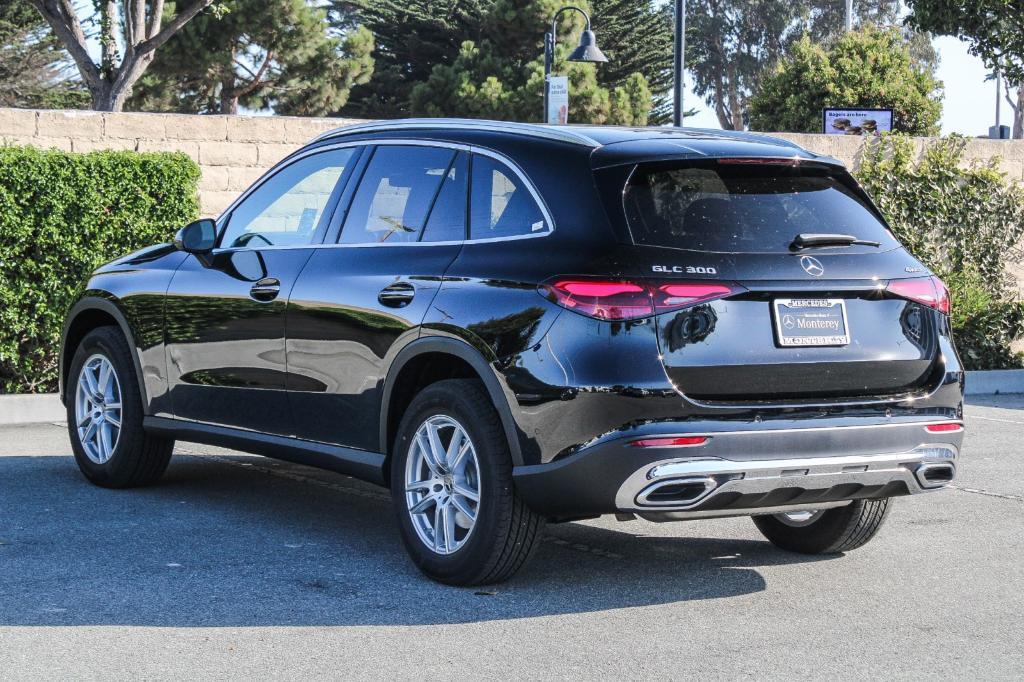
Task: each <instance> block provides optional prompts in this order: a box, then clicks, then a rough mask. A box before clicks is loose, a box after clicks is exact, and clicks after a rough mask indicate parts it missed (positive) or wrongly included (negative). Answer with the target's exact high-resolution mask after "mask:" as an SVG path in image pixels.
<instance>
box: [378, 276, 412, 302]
mask: <svg viewBox="0 0 1024 682" xmlns="http://www.w3.org/2000/svg"><path fill="white" fill-rule="evenodd" d="M415 296H416V287H414V286H413V285H411V284H409V283H408V282H395V283H394V284H391V285H389V286H386V287H384V288H383V289H381V292H380V293H379V294H377V300H378V301H380V303H381V305H386V306H388V307H389V308H404V307H405V306H407V305H409V304H410V303H411V302H412V299H413V297H415Z"/></svg>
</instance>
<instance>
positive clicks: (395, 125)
mask: <svg viewBox="0 0 1024 682" xmlns="http://www.w3.org/2000/svg"><path fill="white" fill-rule="evenodd" d="M443 127H452V128H458V129H462V130H486V131H491V132H499V133H516V134H519V135H527V136H530V137H539V138H544V139H547V140H555V141H557V142H568V143H570V144H578V145H582V146H585V147H600V146H601V143H600V142H598V141H597V140H595V139H594V138H592V137H590V136H589V135H585V134H583V133H582V132H580V131H577V130H573V129H572V128H568V127H565V126H547V125H541V124H538V123H515V122H512V121H485V120H479V119H464V118H400V119H394V120H389V121H371V122H369V123H356V124H355V125H350V126H343V127H341V128H335V129H334V130H328V131H327V132H326V133H323V134H321V135H319V136H317V137H316V138H315V139H314V142H316V141H319V140H325V139H327V138H330V137H339V136H341V135H355V134H359V133H369V132H376V131H380V130H422V129H425V128H443Z"/></svg>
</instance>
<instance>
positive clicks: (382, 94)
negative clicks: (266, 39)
mask: <svg viewBox="0 0 1024 682" xmlns="http://www.w3.org/2000/svg"><path fill="white" fill-rule="evenodd" d="M563 5H564V2H560V1H558V0H435V1H429V0H428V1H424V0H409V1H408V2H401V3H398V2H394V1H393V0H338V1H336V2H335V3H334V11H333V13H332V21H333V22H334V23H335V25H338V26H344V25H346V24H347V23H350V22H355V21H358V22H361V23H363V24H364V25H366V26H367V27H368V28H370V29H371V30H372V31H373V33H374V36H375V38H376V41H377V50H376V52H375V55H374V56H375V58H376V63H377V67H376V71H375V75H374V77H373V80H372V81H371V82H370V83H368V84H366V85H364V86H361V87H357V88H355V89H354V90H353V93H352V98H351V100H350V104H349V105H348V106H347V107H346V108H345V109H344V110H343V113H344V114H346V115H352V116H362V117H368V118H395V117H400V116H409V115H431V116H442V115H443V116H473V117H487V118H501V119H517V120H534V121H536V120H541V118H542V113H543V111H542V110H543V106H542V102H543V36H544V32H545V30H547V28H548V27H549V26H550V23H551V17H552V15H553V14H554V13H555V12H556V11H557V10H558V9H559V8H561V7H562V6H563ZM582 6H583V7H584V8H585V9H587V8H591V9H592V10H593V11H592V12H591V17H592V24H593V28H594V30H595V31H596V32H597V36H598V43H599V45H600V46H601V49H602V50H603V51H604V52H605V54H606V55H607V56H608V57H609V59H610V60H611V61H610V62H609V63H607V64H601V65H598V66H596V67H595V66H594V65H592V64H572V63H566V62H565V57H566V56H567V55H568V53H569V52H570V51H571V50H572V49H573V48H575V46H576V44H577V42H578V39H579V32H580V30H582V28H583V21H582V18H581V17H580V16H579V15H578V14H577V13H565V14H563V15H562V20H561V22H560V25H559V29H558V36H559V44H558V46H557V49H556V64H555V73H559V74H565V75H568V76H569V79H570V92H571V95H570V120H573V121H578V122H583V121H587V122H609V123H610V122H614V123H628V124H642V123H644V122H646V121H647V120H648V117H649V115H650V111H651V106H652V94H651V90H652V87H651V85H650V83H651V82H653V83H655V86H654V87H655V88H656V89H657V91H658V92H659V94H660V93H663V92H664V91H666V90H667V89H668V88H669V87H670V85H671V65H672V54H671V43H672V34H671V26H670V25H669V21H668V16H667V14H666V13H665V12H664V10H663V9H658V8H656V7H655V6H654V5H653V4H651V3H647V2H644V1H640V2H630V1H629V0H593V1H592V2H591V3H590V4H589V5H586V4H583V5H582ZM606 69H607V70H606Z"/></svg>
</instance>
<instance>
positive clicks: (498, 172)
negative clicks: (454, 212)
mask: <svg viewBox="0 0 1024 682" xmlns="http://www.w3.org/2000/svg"><path fill="white" fill-rule="evenodd" d="M471 193H472V197H471V199H470V228H469V230H470V237H471V238H472V239H494V238H498V237H519V236H524V235H531V234H538V233H544V232H547V231H548V230H550V229H551V226H550V225H548V224H547V221H546V220H545V218H544V213H543V212H542V211H541V209H540V206H538V205H537V201H536V199H534V198H533V195H532V194H531V193H530V190H529V189H528V188H527V186H526V184H525V183H524V182H523V181H522V179H520V177H519V176H518V175H517V174H516V173H515V172H514V171H513V170H512V169H511V168H509V167H508V166H506V165H505V164H503V163H501V162H500V161H497V160H495V159H492V158H490V157H487V156H482V155H479V154H474V155H473V181H472V190H471Z"/></svg>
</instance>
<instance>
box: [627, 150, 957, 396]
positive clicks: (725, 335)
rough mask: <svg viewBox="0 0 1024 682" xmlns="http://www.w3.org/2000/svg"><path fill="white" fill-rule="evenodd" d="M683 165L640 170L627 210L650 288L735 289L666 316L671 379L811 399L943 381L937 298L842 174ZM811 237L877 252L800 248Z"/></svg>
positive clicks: (696, 388)
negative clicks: (829, 236)
mask: <svg viewBox="0 0 1024 682" xmlns="http://www.w3.org/2000/svg"><path fill="white" fill-rule="evenodd" d="M679 166H680V164H677V165H676V166H675V167H672V166H669V167H668V170H667V171H666V170H665V168H666V166H665V165H664V164H659V165H656V166H654V167H653V168H652V169H650V170H649V171H648V173H649V175H650V176H651V179H650V180H644V179H643V174H642V173H634V176H633V178H632V179H631V184H630V186H628V187H627V192H626V199H625V213H626V216H627V219H628V222H629V226H630V229H631V231H632V235H633V238H634V239H635V240H636V241H637V242H638V245H637V246H634V247H633V253H634V260H635V262H636V263H637V265H638V267H639V268H640V269H641V271H643V272H644V273H645V276H647V277H648V278H650V279H651V281H652V287H651V288H652V290H654V291H659V290H662V291H664V292H675V291H683V292H685V291H686V283H698V282H700V283H705V284H706V283H708V282H716V283H721V284H725V285H728V286H729V287H730V290H729V292H728V293H727V294H726V295H724V296H723V297H720V298H712V299H711V300H707V301H703V302H700V303H699V304H697V305H691V306H689V307H686V308H683V309H677V310H668V311H666V312H662V313H661V314H659V315H658V316H657V324H658V337H659V343H660V344H661V353H662V358H663V362H664V365H665V370H666V372H667V373H668V375H669V377H670V378H671V379H672V381H673V383H674V384H675V385H676V387H677V388H678V389H679V390H680V391H681V392H682V393H684V394H685V395H687V396H688V397H690V398H693V399H695V400H706V401H727V402H735V401H742V402H748V401H757V402H770V403H778V402H779V401H784V400H794V401H801V402H803V401H806V400H817V399H835V398H868V397H884V396H892V395H900V394H910V393H915V392H919V391H920V390H922V389H923V388H925V387H926V386H928V385H929V383H930V382H931V381H933V378H934V377H936V376H937V374H938V373H937V368H938V366H939V363H940V356H941V354H940V351H939V339H938V334H939V331H940V328H941V325H943V324H945V318H944V314H943V313H942V312H939V311H938V310H937V309H936V307H937V306H936V305H935V303H936V302H935V301H933V300H929V298H928V294H929V292H934V293H935V297H937V296H938V291H937V290H936V289H935V288H934V285H933V282H932V280H931V279H930V278H929V273H927V272H926V271H925V270H924V268H923V267H922V266H921V264H920V263H919V262H918V261H916V260H915V259H914V258H913V257H911V256H910V255H909V254H908V253H907V252H906V251H905V250H904V249H903V248H902V247H901V246H900V245H899V244H898V242H896V240H895V239H894V238H893V237H892V235H891V234H890V233H889V232H888V230H887V228H886V227H885V226H884V224H883V223H882V222H881V220H880V219H879V218H878V217H877V213H875V211H874V209H873V207H871V205H870V203H869V202H868V201H867V199H866V197H863V196H862V194H860V192H859V189H857V188H856V186H855V184H853V181H852V179H850V178H849V177H848V176H847V175H846V174H845V173H844V172H842V171H837V170H836V169H826V170H822V169H810V170H809V169H806V168H792V167H785V168H779V167H775V166H771V165H767V164H766V165H764V166H760V167H756V168H754V167H738V166H733V165H730V166H729V167H725V168H722V167H716V166H715V164H714V161H710V162H707V161H705V162H699V163H690V164H682V167H683V169H684V172H681V173H680V172H677V170H676V169H677V168H678V167H679ZM691 171H692V172H691ZM674 173H675V175H673V174H674ZM638 175H640V176H641V177H640V180H637V176H638ZM637 183H639V184H637ZM680 216H683V218H680ZM805 233H817V234H821V233H836V234H840V235H846V234H849V235H853V236H856V237H857V239H860V240H864V241H870V242H877V244H874V243H869V244H857V245H845V246H826V247H824V248H794V247H793V246H792V242H793V240H794V238H795V237H796V235H798V234H805ZM644 242H646V244H645V243H644ZM691 247H695V248H691ZM908 292H909V293H910V294H911V295H907V294H908ZM665 295H667V294H665ZM679 300H683V299H679Z"/></svg>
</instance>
